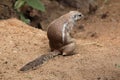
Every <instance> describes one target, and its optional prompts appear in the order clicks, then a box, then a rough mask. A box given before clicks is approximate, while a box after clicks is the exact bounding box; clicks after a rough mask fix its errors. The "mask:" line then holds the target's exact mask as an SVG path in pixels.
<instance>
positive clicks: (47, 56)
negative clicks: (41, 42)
mask: <svg viewBox="0 0 120 80" xmlns="http://www.w3.org/2000/svg"><path fill="white" fill-rule="evenodd" d="M59 54H61V53H60V52H58V51H54V52H50V53H49V54H44V55H42V56H40V57H38V58H36V59H35V60H33V61H31V62H29V63H27V64H26V65H25V66H23V67H22V68H21V69H20V71H27V70H30V69H34V68H36V67H37V66H40V65H42V64H43V63H44V62H45V61H48V60H50V59H51V58H54V57H56V56H58V55H59Z"/></svg>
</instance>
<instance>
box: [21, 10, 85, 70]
mask: <svg viewBox="0 0 120 80" xmlns="http://www.w3.org/2000/svg"><path fill="white" fill-rule="evenodd" d="M82 17H83V15H82V13H80V12H78V11H70V12H69V13H67V14H65V15H63V16H61V17H59V18H58V19H55V20H54V21H53V22H52V23H50V25H49V26H48V30H47V36H48V39H49V45H50V48H51V51H52V52H49V53H48V54H44V55H42V56H40V57H38V58H37V59H35V60H33V61H31V62H29V63H27V64H26V65H25V66H23V67H22V68H21V69H20V71H27V70H29V69H34V68H35V67H37V66H38V65H41V64H43V63H44V61H47V60H49V59H51V58H53V57H55V56H58V55H70V54H72V52H73V51H74V49H75V45H76V44H75V41H74V39H73V38H72V37H71V35H70V33H71V30H72V29H73V27H74V26H75V24H76V21H78V20H80V19H81V18H82Z"/></svg>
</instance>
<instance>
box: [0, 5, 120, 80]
mask: <svg viewBox="0 0 120 80" xmlns="http://www.w3.org/2000/svg"><path fill="white" fill-rule="evenodd" d="M114 6H116V7H114ZM108 9H112V10H110V11H109V10H108ZM101 10H102V11H106V12H107V11H109V13H108V14H107V15H108V17H107V18H105V19H100V16H101V14H102V13H101ZM118 10H120V5H119V4H118V3H114V4H113V5H109V6H108V7H105V8H101V9H100V10H98V14H96V15H95V16H91V17H89V19H90V20H89V19H88V20H85V21H83V23H82V24H83V27H82V28H81V27H78V29H77V30H76V33H75V34H74V37H75V39H76V43H77V47H76V50H75V52H76V53H77V54H76V55H73V56H67V57H63V56H58V57H55V58H54V59H51V60H50V61H48V62H46V63H45V64H43V65H42V66H40V67H38V68H37V69H36V70H31V71H28V72H20V71H19V69H20V68H21V67H22V66H23V65H24V64H26V63H28V62H29V61H31V60H34V59H35V58H37V57H38V56H40V55H42V54H46V53H48V52H49V51H50V48H49V45H48V39H47V37H46V32H44V31H41V30H38V29H35V28H32V27H30V26H28V25H26V24H24V23H23V22H21V21H19V20H17V19H8V20H3V21H0V80H120V31H119V30H120V20H119V19H120V11H118ZM103 13H104V12H103ZM113 13H114V14H113Z"/></svg>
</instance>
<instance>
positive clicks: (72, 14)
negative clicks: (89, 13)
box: [69, 11, 84, 21]
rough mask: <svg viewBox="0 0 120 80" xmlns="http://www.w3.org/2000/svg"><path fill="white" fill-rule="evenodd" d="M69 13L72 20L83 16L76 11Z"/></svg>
mask: <svg viewBox="0 0 120 80" xmlns="http://www.w3.org/2000/svg"><path fill="white" fill-rule="evenodd" d="M69 14H70V17H71V18H72V20H73V21H78V20H80V19H81V18H83V17H84V16H83V14H82V13H80V12H78V11H70V12H69Z"/></svg>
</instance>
